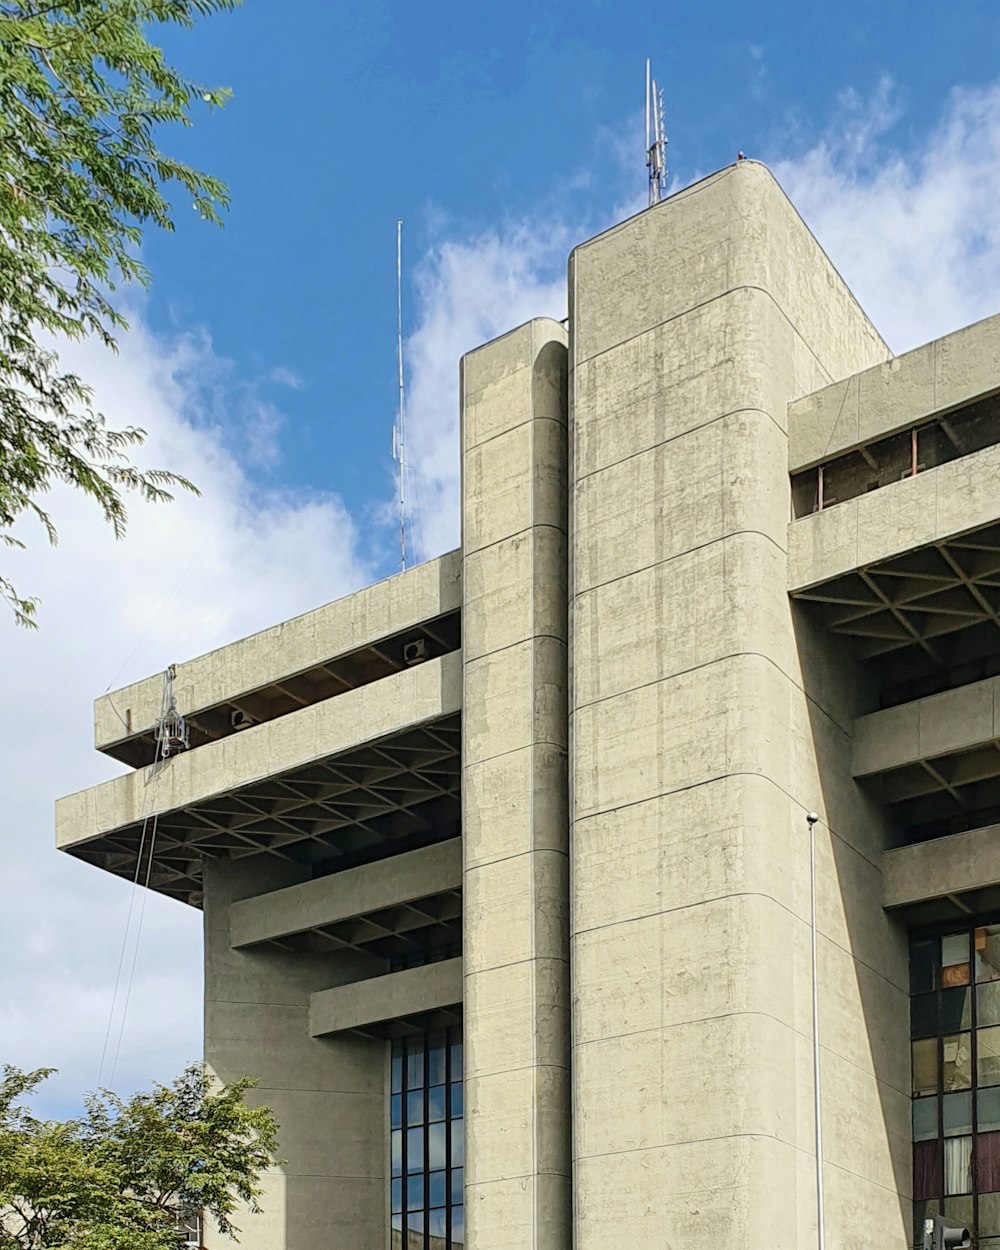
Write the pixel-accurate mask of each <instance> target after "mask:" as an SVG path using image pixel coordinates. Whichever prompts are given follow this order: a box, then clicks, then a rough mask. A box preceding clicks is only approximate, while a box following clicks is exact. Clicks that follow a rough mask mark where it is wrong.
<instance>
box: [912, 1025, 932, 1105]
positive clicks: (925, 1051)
mask: <svg viewBox="0 0 1000 1250" xmlns="http://www.w3.org/2000/svg"><path fill="white" fill-rule="evenodd" d="M912 1051H913V1055H912V1062H913V1093H914V1095H919V1094H936V1093H937V1089H938V1075H937V1067H938V1064H937V1051H938V1040H937V1038H936V1037H930V1038H927V1039H925V1040H924V1041H919V1042H914V1043H913V1047H912Z"/></svg>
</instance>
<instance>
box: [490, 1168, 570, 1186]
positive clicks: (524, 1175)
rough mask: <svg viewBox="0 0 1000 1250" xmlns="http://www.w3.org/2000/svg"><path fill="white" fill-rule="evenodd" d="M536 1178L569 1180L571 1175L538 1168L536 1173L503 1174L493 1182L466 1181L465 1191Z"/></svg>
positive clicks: (552, 1169) (551, 1169)
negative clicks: (557, 1177) (549, 1177)
mask: <svg viewBox="0 0 1000 1250" xmlns="http://www.w3.org/2000/svg"><path fill="white" fill-rule="evenodd" d="M536 1176H559V1177H562V1178H563V1179H565V1180H569V1179H570V1176H571V1173H569V1172H557V1171H556V1170H555V1169H554V1168H538V1170H537V1171H533V1172H514V1173H513V1174H511V1175H508V1174H507V1173H506V1172H505V1173H504V1174H503V1176H497V1177H495V1178H494V1179H493V1180H488V1181H466V1182H465V1188H466V1189H481V1188H482V1187H483V1186H484V1185H503V1184H506V1183H507V1182H508V1181H530V1180H534V1179H535V1177H536Z"/></svg>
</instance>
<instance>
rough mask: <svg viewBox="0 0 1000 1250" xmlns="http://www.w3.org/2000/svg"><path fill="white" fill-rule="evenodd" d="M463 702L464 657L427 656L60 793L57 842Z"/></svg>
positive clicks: (332, 751)
mask: <svg viewBox="0 0 1000 1250" xmlns="http://www.w3.org/2000/svg"><path fill="white" fill-rule="evenodd" d="M461 703H462V687H461V656H460V655H459V654H458V653H453V654H451V655H445V656H442V657H441V658H440V659H437V660H428V661H427V663H425V664H420V665H418V666H417V667H415V668H411V669H407V670H406V671H405V672H402V673H396V674H395V675H394V676H392V677H386V678H384V679H383V680H382V681H379V682H374V683H372V684H371V685H369V686H361V687H359V688H358V689H357V690H349V691H346V692H345V693H344V694H342V695H339V696H338V697H337V698H336V699H327V700H326V701H325V702H323V703H317V704H315V705H313V706H312V707H304V708H302V710H301V711H299V712H291V713H289V714H288V715H287V716H281V717H279V718H278V719H276V720H273V721H266V722H265V723H264V724H262V725H254V726H253V728H251V729H245V730H243V731H242V732H241V733H239V734H235V735H233V736H232V737H230V738H224V739H222V741H220V742H211V743H208V744H207V745H206V746H202V747H199V748H198V749H197V750H195V751H188V752H182V753H181V754H179V755H174V756H171V757H170V758H169V759H167V760H166V761H164V762H162V763H160V764H156V765H150V766H149V767H148V768H141V769H136V770H135V771H134V772H131V773H127V774H125V775H124V776H122V777H115V778H113V779H112V780H111V781H106V782H104V783H103V784H101V785H99V786H92V787H91V788H90V789H89V790H81V791H79V792H78V793H77V794H71V795H69V796H67V797H66V798H63V799H59V800H58V801H57V803H56V843H57V845H58V846H59V847H61V848H62V849H64V850H65V849H68V848H70V847H73V846H75V845H78V844H79V843H82V842H87V841H90V840H91V839H92V838H95V837H99V836H100V835H101V834H105V833H108V832H110V831H111V830H113V829H119V828H121V827H123V826H125V825H130V824H135V823H137V822H141V821H142V820H143V819H145V818H146V817H152V816H154V815H156V814H157V813H162V812H168V811H174V810H176V809H178V808H182V807H190V806H191V805H193V804H197V803H198V802H199V801H201V800H204V799H207V798H210V797H211V796H213V795H219V794H227V793H229V792H231V791H233V790H238V789H240V788H241V787H242V786H247V785H250V784H252V783H253V782H255V781H259V780H261V779H262V778H265V777H270V776H273V775H274V774H275V773H282V772H287V771H289V770H290V769H293V768H298V767H301V766H303V765H305V764H308V763H310V762H311V761H313V760H320V759H325V758H327V757H329V756H332V755H337V754H339V753H341V752H343V751H348V750H350V749H351V748H352V747H356V746H357V745H358V744H360V743H363V742H368V741H370V740H372V739H376V738H383V737H388V736H390V735H391V734H393V733H399V732H400V731H402V730H403V729H406V728H408V727H409V726H412V725H419V724H423V723H425V722H427V721H434V720H440V719H441V718H442V717H443V716H447V715H449V714H450V713H452V712H456V711H458V709H459V708H460V707H461Z"/></svg>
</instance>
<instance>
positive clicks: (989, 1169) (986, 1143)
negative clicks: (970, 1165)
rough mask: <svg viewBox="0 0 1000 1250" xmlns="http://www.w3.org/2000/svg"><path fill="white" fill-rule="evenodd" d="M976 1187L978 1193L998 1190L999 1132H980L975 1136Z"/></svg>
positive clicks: (999, 1180)
mask: <svg viewBox="0 0 1000 1250" xmlns="http://www.w3.org/2000/svg"><path fill="white" fill-rule="evenodd" d="M976 1188H977V1189H978V1190H979V1191H980V1193H996V1192H997V1191H998V1190H1000V1133H980V1134H979V1136H978V1137H977V1138H976Z"/></svg>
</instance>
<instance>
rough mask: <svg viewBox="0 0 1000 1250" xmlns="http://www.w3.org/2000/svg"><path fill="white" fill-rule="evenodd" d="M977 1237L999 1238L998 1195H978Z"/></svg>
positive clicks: (999, 1210)
mask: <svg viewBox="0 0 1000 1250" xmlns="http://www.w3.org/2000/svg"><path fill="white" fill-rule="evenodd" d="M979 1236H980V1237H1000V1194H980V1196H979Z"/></svg>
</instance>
